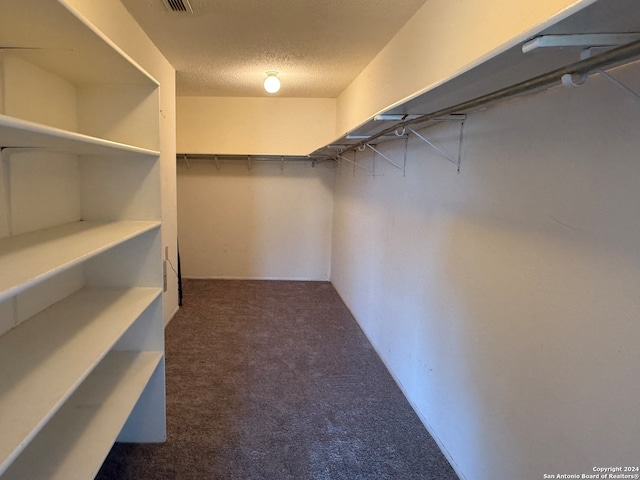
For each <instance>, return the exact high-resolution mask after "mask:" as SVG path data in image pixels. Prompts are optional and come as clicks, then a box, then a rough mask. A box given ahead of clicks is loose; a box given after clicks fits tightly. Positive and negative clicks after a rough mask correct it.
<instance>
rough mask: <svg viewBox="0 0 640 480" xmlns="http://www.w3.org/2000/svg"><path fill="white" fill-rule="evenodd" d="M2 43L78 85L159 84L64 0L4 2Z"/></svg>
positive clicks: (0, 29) (8, 50) (13, 52)
mask: <svg viewBox="0 0 640 480" xmlns="http://www.w3.org/2000/svg"><path fill="white" fill-rule="evenodd" d="M27 25H28V28H27V27H25V26H27ZM61 32H64V33H63V34H61ZM0 46H1V47H5V48H6V50H4V51H3V50H0V53H3V52H4V53H6V54H10V55H19V56H21V57H23V58H25V59H27V60H28V61H29V62H31V63H33V64H36V65H38V66H40V67H41V68H43V69H45V70H47V71H49V72H51V73H54V74H55V75H58V76H59V77H61V78H65V79H67V80H69V81H70V82H72V83H74V84H76V85H91V84H94V85H95V84H101V83H113V82H114V81H115V82H117V83H120V84H127V85H145V86H151V87H154V86H158V81H157V80H155V79H154V78H153V77H151V76H150V75H149V74H148V73H147V72H145V71H144V70H143V69H142V68H141V67H140V66H139V65H138V64H137V63H136V62H134V61H133V60H132V59H131V58H130V57H129V56H128V55H126V54H125V53H124V52H123V51H122V50H121V49H120V48H118V46H117V45H115V44H114V43H113V42H112V41H111V40H110V39H108V38H107V37H106V36H105V35H103V34H102V32H100V31H99V30H97V29H96V28H95V27H94V26H93V25H92V24H91V23H90V22H88V21H87V20H86V19H84V18H82V16H81V15H80V14H78V13H77V12H76V10H75V9H74V8H73V7H72V6H70V5H69V4H68V3H67V2H66V1H65V0H57V1H42V0H20V1H12V2H7V1H3V4H2V15H0ZM7 47H8V48H7ZM105 79H109V80H105Z"/></svg>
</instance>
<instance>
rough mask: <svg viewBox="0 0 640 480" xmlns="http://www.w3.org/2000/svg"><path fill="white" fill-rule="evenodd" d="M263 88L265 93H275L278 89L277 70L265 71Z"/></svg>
mask: <svg viewBox="0 0 640 480" xmlns="http://www.w3.org/2000/svg"><path fill="white" fill-rule="evenodd" d="M264 89H265V90H266V91H267V93H276V92H277V91H278V90H280V79H279V78H278V72H267V78H265V79H264Z"/></svg>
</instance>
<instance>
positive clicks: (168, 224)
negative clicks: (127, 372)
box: [64, 0, 178, 323]
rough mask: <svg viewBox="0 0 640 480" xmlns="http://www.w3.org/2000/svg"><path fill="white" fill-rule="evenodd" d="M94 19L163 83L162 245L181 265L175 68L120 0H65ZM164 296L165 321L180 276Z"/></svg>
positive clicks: (174, 308)
mask: <svg viewBox="0 0 640 480" xmlns="http://www.w3.org/2000/svg"><path fill="white" fill-rule="evenodd" d="M64 1H65V3H68V4H69V5H71V6H72V7H73V8H75V9H76V10H78V11H79V12H80V13H81V14H82V16H84V17H85V18H87V19H88V20H89V21H90V22H91V23H93V24H94V25H95V26H96V27H98V29H99V30H100V31H102V32H103V33H104V34H105V35H106V36H107V37H109V38H110V39H111V40H112V41H113V42H114V43H115V44H116V45H118V47H120V48H121V49H122V50H123V51H124V52H125V53H126V54H127V55H129V56H130V57H131V58H132V59H133V60H134V61H136V62H137V63H138V64H139V65H140V66H142V68H144V69H145V70H146V71H147V72H149V73H150V74H151V75H152V76H153V77H154V78H155V79H156V80H158V81H159V82H160V84H161V87H160V152H161V156H160V163H161V177H162V245H163V248H164V247H165V246H166V247H168V248H169V260H170V261H171V263H172V264H173V265H177V251H176V239H177V213H176V167H175V161H176V160H175V158H176V135H175V131H176V96H175V70H174V68H173V67H172V66H171V64H169V62H168V61H167V60H166V59H165V58H164V57H163V56H162V54H161V53H160V51H159V50H158V49H157V48H156V47H155V45H154V44H153V43H152V42H151V40H149V38H148V37H147V36H146V34H145V33H144V32H143V30H142V28H140V26H139V25H138V24H137V23H136V22H135V21H134V20H133V18H132V17H131V16H130V15H129V12H127V10H126V9H125V8H124V6H123V5H122V4H121V3H120V2H118V1H108V2H96V1H94V0H64ZM167 279H168V288H167V291H166V292H165V294H164V296H163V304H164V315H165V323H167V322H168V321H169V320H170V318H171V317H172V316H173V314H174V313H175V312H176V311H177V309H178V282H177V277H176V276H174V275H168V277H167Z"/></svg>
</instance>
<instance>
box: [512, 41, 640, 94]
mask: <svg viewBox="0 0 640 480" xmlns="http://www.w3.org/2000/svg"><path fill="white" fill-rule="evenodd" d="M639 40H640V33H638V32H634V33H576V34H566V35H540V36H538V37H535V38H534V39H532V40H530V41H528V42H526V43H524V44H523V45H522V52H523V53H528V52H531V51H533V50H536V49H538V48H563V47H581V48H582V49H583V50H582V52H581V53H580V60H587V59H590V58H592V57H593V56H594V55H593V51H594V50H595V49H601V48H613V47H622V46H625V45H628V44H631V43H633V42H638V41H639ZM592 72H596V73H598V74H600V75H602V76H603V77H604V78H606V79H607V80H608V81H610V82H611V83H613V84H614V85H616V86H617V87H619V88H621V89H622V90H624V91H625V92H627V93H629V94H630V95H632V96H633V97H635V98H636V99H637V100H640V94H638V93H637V92H635V91H634V90H632V89H631V88H629V87H628V86H627V85H625V84H624V83H622V82H621V81H620V80H618V79H617V78H614V77H613V76H611V75H610V74H609V73H607V72H605V71H604V70H603V69H602V68H594V69H593V70H592V71H587V72H582V73H580V74H575V73H565V74H564V75H563V76H562V78H561V81H562V85H564V86H565V87H579V86H582V85H584V84H585V83H586V81H587V80H588V78H589V75H590V74H591V73H592Z"/></svg>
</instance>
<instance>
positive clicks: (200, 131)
mask: <svg viewBox="0 0 640 480" xmlns="http://www.w3.org/2000/svg"><path fill="white" fill-rule="evenodd" d="M177 108H178V121H177V137H178V152H180V153H218V154H223V153H224V154H241V155H247V154H253V155H307V154H309V153H311V152H313V151H314V150H315V149H316V148H318V147H319V146H321V145H325V144H327V143H329V142H331V141H332V140H333V137H334V132H335V119H336V100H335V99H334V98H275V97H274V98H259V97H256V98H248V97H229V98H226V97H178V102H177Z"/></svg>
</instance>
